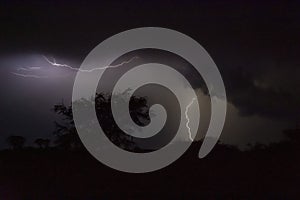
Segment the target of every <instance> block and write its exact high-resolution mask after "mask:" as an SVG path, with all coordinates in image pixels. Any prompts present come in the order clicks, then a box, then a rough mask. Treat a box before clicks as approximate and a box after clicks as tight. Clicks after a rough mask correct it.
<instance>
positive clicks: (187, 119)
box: [185, 98, 196, 141]
mask: <svg viewBox="0 0 300 200" xmlns="http://www.w3.org/2000/svg"><path fill="white" fill-rule="evenodd" d="M195 100H196V98H193V99H192V101H191V102H190V103H189V104H188V105H187V106H186V108H185V118H186V124H185V126H186V128H187V130H188V133H189V139H190V140H191V141H193V138H192V133H191V128H190V127H189V123H190V118H189V116H188V112H189V108H190V107H191V106H192V104H193V103H194V101H195Z"/></svg>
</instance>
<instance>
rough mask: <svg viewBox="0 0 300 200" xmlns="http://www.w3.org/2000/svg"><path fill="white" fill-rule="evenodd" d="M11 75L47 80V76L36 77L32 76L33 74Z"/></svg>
mask: <svg viewBox="0 0 300 200" xmlns="http://www.w3.org/2000/svg"><path fill="white" fill-rule="evenodd" d="M11 73H12V74H14V75H16V76H21V77H24V78H37V79H41V78H48V76H38V75H34V74H20V73H15V72H11Z"/></svg>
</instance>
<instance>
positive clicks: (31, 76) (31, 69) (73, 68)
mask: <svg viewBox="0 0 300 200" xmlns="http://www.w3.org/2000/svg"><path fill="white" fill-rule="evenodd" d="M43 57H44V59H45V60H46V62H47V63H49V64H50V65H52V66H55V67H63V68H67V69H70V70H73V71H80V72H93V71H95V70H105V69H107V68H117V67H120V66H122V65H125V64H128V63H130V62H132V61H133V60H134V59H136V58H138V57H137V56H135V57H132V58H131V59H130V60H127V61H124V62H122V63H120V64H117V65H108V66H104V67H97V68H93V69H90V70H84V69H78V68H75V67H72V66H70V65H67V64H60V63H57V62H56V60H55V59H53V61H50V60H49V59H48V58H47V57H46V56H43ZM40 69H41V68H40V67H27V68H25V67H20V68H18V71H33V70H40ZM11 73H12V74H14V75H16V76H21V77H24V78H37V79H42V78H49V77H48V76H39V75H35V74H21V73H16V72H11Z"/></svg>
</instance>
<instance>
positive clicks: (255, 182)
mask: <svg viewBox="0 0 300 200" xmlns="http://www.w3.org/2000/svg"><path fill="white" fill-rule="evenodd" d="M110 100H111V96H109V95H105V94H98V95H97V96H96V98H95V107H96V111H97V117H98V119H99V121H101V120H102V121H105V123H103V125H104V129H105V131H106V133H107V137H109V139H110V140H111V141H112V142H114V143H115V144H116V145H118V146H119V147H120V148H124V149H126V150H131V151H136V152H140V151H141V149H139V148H138V147H137V146H136V145H135V144H134V143H133V142H132V141H133V140H132V138H130V136H125V137H124V135H122V136H119V134H118V133H119V131H120V130H119V129H118V128H117V127H115V126H114V122H112V121H111V120H112V119H111V117H112V116H111V112H110V111H109V109H110ZM83 103H89V102H83ZM148 108H149V105H148V104H147V99H146V98H145V97H133V98H132V100H131V116H132V118H133V120H134V121H135V122H136V123H139V124H141V125H143V123H145V122H147V120H149V116H148V111H147V110H148ZM53 110H54V112H56V113H57V114H59V115H61V116H62V119H63V120H62V121H61V122H60V123H59V122H56V129H55V131H54V136H55V140H54V141H52V143H51V141H50V140H49V139H47V138H36V140H35V141H34V143H35V145H36V147H30V146H29V147H25V146H24V144H25V141H26V139H25V138H24V137H22V136H10V137H9V138H7V142H8V143H9V144H10V147H11V148H10V149H7V150H3V151H1V152H0V178H1V179H0V199H5V200H10V199H16V200H17V199H28V200H29V199H45V200H46V199H58V200H59V199H85V200H86V199H87V200H88V199H299V186H300V181H299V180H300V158H299V152H300V151H299V150H300V129H298V128H295V129H290V130H285V131H284V134H285V136H286V138H287V139H286V140H284V141H282V142H280V143H274V144H271V145H261V144H256V145H252V146H249V150H247V151H241V150H239V149H238V148H237V147H235V146H230V145H225V144H221V143H218V144H217V145H216V146H215V148H214V149H213V151H212V152H211V153H210V154H209V155H208V156H207V157H205V158H203V159H199V158H198V151H199V148H200V146H201V143H202V141H197V142H194V143H193V144H192V145H191V147H190V148H189V149H188V151H187V152H186V153H185V154H184V155H183V156H182V157H181V158H180V159H178V160H177V161H176V162H174V163H173V164H171V165H170V166H168V167H166V168H164V169H161V170H158V171H156V172H151V173H145V174H127V173H123V172H119V171H116V170H113V169H110V168H109V167H107V166H104V165H103V164H101V163H100V162H98V161H97V160H96V159H95V158H93V157H92V156H91V154H89V153H88V152H87V151H86V150H85V148H84V147H83V145H82V144H81V141H80V139H79V137H78V135H77V132H76V129H75V127H74V122H73V116H72V110H71V106H66V105H64V104H63V103H62V104H58V105H55V106H54V109H53ZM112 124H113V126H112ZM262 131H263V130H262ZM121 144H122V145H121Z"/></svg>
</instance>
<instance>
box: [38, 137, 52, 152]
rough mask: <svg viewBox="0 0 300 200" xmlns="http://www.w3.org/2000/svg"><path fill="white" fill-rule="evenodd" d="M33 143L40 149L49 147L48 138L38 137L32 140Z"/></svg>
mask: <svg viewBox="0 0 300 200" xmlns="http://www.w3.org/2000/svg"><path fill="white" fill-rule="evenodd" d="M34 143H35V144H36V145H38V146H39V148H40V149H42V148H45V149H46V148H48V147H49V144H50V140H49V139H43V138H38V139H36V140H35V141H34Z"/></svg>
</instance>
